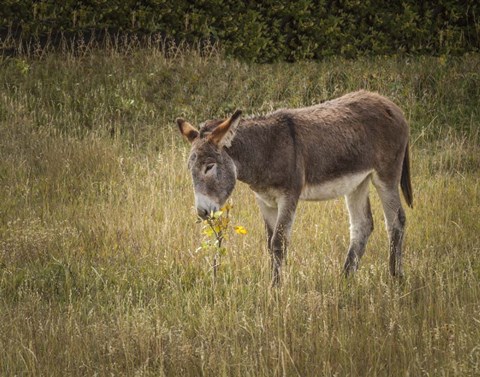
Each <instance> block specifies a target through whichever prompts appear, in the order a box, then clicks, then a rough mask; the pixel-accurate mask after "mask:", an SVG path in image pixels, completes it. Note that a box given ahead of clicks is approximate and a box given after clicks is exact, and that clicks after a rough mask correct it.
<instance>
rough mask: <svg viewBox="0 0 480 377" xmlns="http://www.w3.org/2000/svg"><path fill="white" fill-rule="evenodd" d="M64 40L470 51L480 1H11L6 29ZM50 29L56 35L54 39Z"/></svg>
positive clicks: (314, 54)
mask: <svg viewBox="0 0 480 377" xmlns="http://www.w3.org/2000/svg"><path fill="white" fill-rule="evenodd" d="M2 29H3V32H4V34H5V33H6V32H7V30H11V31H12V32H13V33H14V35H16V36H17V37H19V36H21V37H22V38H23V40H24V41H29V40H31V39H32V38H34V37H37V38H39V39H38V40H40V41H41V42H42V43H44V44H45V43H47V42H46V41H47V40H50V42H51V43H53V44H58V43H60V36H61V35H60V33H59V32H63V33H64V34H63V36H64V37H65V36H66V37H67V39H71V38H73V37H74V36H77V37H78V35H83V37H84V38H86V39H87V40H88V39H90V38H93V39H95V40H102V38H103V36H104V33H103V32H104V31H105V30H108V31H109V32H110V33H119V34H120V35H125V34H130V35H132V34H133V35H135V36H137V37H139V39H142V36H145V35H152V34H155V35H157V36H158V37H159V38H161V39H169V40H174V41H176V42H177V43H178V42H180V41H184V42H187V43H189V44H192V43H199V42H202V43H210V44H216V43H220V44H221V46H222V48H223V49H224V51H225V52H226V53H227V54H228V55H231V56H234V57H237V58H242V59H243V60H249V61H260V62H266V61H283V60H288V61H296V60H302V59H311V58H315V59H317V58H322V57H326V56H332V55H337V56H338V55H340V56H344V57H347V58H351V57H355V56H359V55H360V56H361V55H378V54H381V55H385V54H388V55H391V54H397V53H399V52H400V53H414V54H435V55H441V54H446V53H449V54H462V53H465V52H473V51H479V49H480V3H479V2H478V1H476V0H462V1H452V0H422V1H418V0H402V1H388V2H385V1H382V0H367V1H358V0H342V1H339V0H320V1H318V0H300V1H291V0H280V1H279V0H268V1H235V0H202V1H187V0H148V1H138V0H126V1H125V0H112V1H105V0H88V1H87V0H82V1H73V0H67V1H62V2H58V1H56V0H40V1H32V0H20V1H12V0H7V1H4V2H3V4H2V7H1V8H0V31H1V30H2ZM49 37H50V39H49Z"/></svg>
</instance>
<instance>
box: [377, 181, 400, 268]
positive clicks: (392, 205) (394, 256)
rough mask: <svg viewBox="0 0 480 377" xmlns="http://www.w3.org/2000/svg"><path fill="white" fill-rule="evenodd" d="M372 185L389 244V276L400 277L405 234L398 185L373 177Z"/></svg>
mask: <svg viewBox="0 0 480 377" xmlns="http://www.w3.org/2000/svg"><path fill="white" fill-rule="evenodd" d="M373 184H374V185H375V188H376V189H377V191H378V195H379V196H380V200H381V201H382V206H383V213H384V216H385V224H386V227H387V232H388V238H389V244H390V274H391V275H392V276H400V277H401V276H402V275H403V268H402V244H403V235H404V232H405V222H406V217H405V211H404V210H403V207H402V203H401V201H400V194H399V192H398V184H396V183H395V184H385V183H383V182H382V181H381V180H380V179H379V178H378V177H374V179H373Z"/></svg>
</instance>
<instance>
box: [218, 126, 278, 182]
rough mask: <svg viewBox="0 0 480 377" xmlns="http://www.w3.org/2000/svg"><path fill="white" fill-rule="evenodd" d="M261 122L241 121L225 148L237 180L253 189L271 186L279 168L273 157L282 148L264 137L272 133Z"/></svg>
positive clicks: (272, 130) (268, 127) (270, 127)
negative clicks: (229, 143) (230, 141)
mask: <svg viewBox="0 0 480 377" xmlns="http://www.w3.org/2000/svg"><path fill="white" fill-rule="evenodd" d="M264 123H265V122H264V119H259V120H255V119H249V120H244V121H242V123H241V124H240V125H239V127H238V129H237V132H236V135H235V137H234V138H233V140H232V144H231V146H230V147H229V148H227V149H226V152H227V154H228V155H229V156H230V157H231V158H232V160H233V161H234V163H235V166H236V168H237V179H238V180H239V181H242V182H244V183H246V184H248V185H250V186H251V187H252V189H254V190H255V189H262V188H264V187H268V186H270V185H272V184H275V182H274V181H275V178H276V176H277V175H278V173H279V170H281V169H282V166H281V165H282V164H281V163H279V161H278V160H277V159H276V158H273V157H274V155H275V154H276V153H275V152H276V151H278V149H279V148H282V147H283V146H282V145H277V144H278V143H276V142H275V140H274V139H275V138H273V140H272V138H271V137H269V135H268V134H269V133H270V132H275V130H274V129H273V128H272V127H274V126H269V125H267V124H264Z"/></svg>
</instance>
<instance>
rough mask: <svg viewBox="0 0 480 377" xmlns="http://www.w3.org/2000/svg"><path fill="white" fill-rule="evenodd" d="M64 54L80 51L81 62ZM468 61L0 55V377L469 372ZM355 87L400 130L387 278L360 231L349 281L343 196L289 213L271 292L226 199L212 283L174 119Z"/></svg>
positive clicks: (478, 264)
mask: <svg viewBox="0 0 480 377" xmlns="http://www.w3.org/2000/svg"><path fill="white" fill-rule="evenodd" d="M82 51H83V50H80V52H82ZM479 62H480V58H479V57H478V56H476V55H472V56H466V57H463V58H457V59H451V58H448V57H443V58H426V57H423V58H400V57H399V58H375V59H370V60H367V59H365V60H359V61H346V60H339V59H335V60H330V61H325V62H317V63H313V62H310V63H298V64H275V65H247V64H243V63H240V62H237V61H233V60H226V59H224V58H222V55H221V54H220V53H218V52H215V51H210V52H207V53H204V52H200V51H196V50H190V51H188V50H185V49H184V50H182V49H177V50H175V49H171V50H170V51H169V53H168V54H165V52H164V51H163V50H161V49H159V48H157V47H155V46H152V48H150V49H132V50H130V51H124V50H122V51H119V50H116V49H115V48H113V47H112V48H111V49H108V50H102V51H98V50H95V49H92V48H91V49H88V46H87V47H85V51H84V52H83V53H79V51H73V52H72V51H64V52H63V53H48V54H46V53H45V54H38V55H37V56H25V55H23V56H22V55H20V56H17V57H15V58H11V57H10V58H7V57H3V58H1V60H0V135H1V137H0V179H1V180H0V183H1V185H0V313H1V320H0V349H1V350H2V352H0V374H2V375H52V376H55V375H58V376H65V375H139V376H140V375H145V376H148V375H151V376H161V375H166V376H178V375H191V376H198V375H209V376H221V375H225V376H226V375H228V376H231V375H238V376H248V375H251V376H273V375H282V376H283V375H285V376H296V375H300V376H321V375H325V376H334V375H337V376H349V375H350V376H361V375H365V376H387V375H388V376H421V375H425V376H474V375H478V374H480V341H479V339H480V315H479V313H480V286H479V280H480V258H479V257H478V256H479V252H480V236H479V234H480V229H479V221H478V219H479V217H480V203H479V198H480V187H479V172H480V153H479V152H480V147H479V131H478V130H479V123H480V114H479V112H480V108H479V107H478V103H479V99H480V95H479V92H480V89H479V88H480V85H479V74H478V72H479V70H478V68H479ZM359 88H365V89H370V90H377V91H380V92H381V93H383V94H385V95H387V96H389V97H391V98H393V99H394V100H395V101H396V102H397V103H398V104H399V105H400V106H401V107H402V108H403V109H404V111H405V113H406V116H407V118H408V119H409V122H410V124H411V128H412V159H413V161H412V172H413V187H414V195H415V209H414V210H408V211H407V223H408V225H407V236H406V242H405V246H406V247H405V258H404V261H405V270H406V278H405V279H404V281H403V282H401V283H399V282H397V281H395V280H392V279H391V278H390V276H389V275H388V266H387V248H388V243H387V239H386V233H385V230H384V226H383V218H382V213H381V210H380V206H379V201H378V198H377V197H376V194H375V193H374V192H373V190H372V203H373V211H374V220H375V231H374V233H373V235H372V237H371V239H370V242H369V245H368V248H367V252H366V255H365V257H364V259H362V263H361V268H360V270H359V272H358V273H357V274H356V275H355V277H354V278H353V279H349V280H345V279H344V278H342V276H341V275H340V271H341V266H342V262H343V258H344V256H345V253H346V249H347V246H348V216H347V212H346V210H345V208H344V203H343V200H341V199H339V200H334V201H330V202H324V203H309V204H304V203H302V204H301V205H300V208H299V211H298V216H297V218H296V222H295V225H294V230H293V239H292V247H291V249H290V252H289V255H288V265H287V266H286V267H285V269H284V278H285V279H284V285H283V286H282V288H281V289H278V290H271V289H270V287H269V276H270V272H269V257H268V254H267V251H266V248H265V242H264V234H263V226H262V220H261V216H260V214H259V211H258V209H257V208H256V206H255V204H254V200H253V197H252V194H251V192H250V191H249V189H248V187H246V186H245V185H243V184H241V183H239V184H238V186H237V188H236V190H235V192H234V195H233V198H232V201H233V204H234V205H235V208H234V209H233V216H234V219H235V221H236V222H237V223H241V224H242V225H243V226H245V227H246V228H247V229H248V230H249V234H248V235H247V236H246V237H231V238H230V239H229V240H228V241H227V243H226V247H227V249H228V254H227V256H225V257H223V258H222V264H221V266H220V269H219V271H218V276H217V280H216V282H215V283H214V282H213V281H212V271H211V256H209V255H204V254H203V253H202V252H198V251H196V250H197V248H198V246H199V243H200V237H201V235H200V226H199V225H197V224H195V217H194V214H193V212H192V209H191V207H192V204H193V198H192V197H193V195H192V189H191V182H190V177H189V174H188V171H187V169H186V166H185V162H186V156H187V154H188V146H187V145H185V144H184V143H183V142H182V141H181V138H180V137H179V135H178V134H177V132H178V131H177V130H176V129H175V126H174V124H173V120H174V119H175V117H177V116H180V115H181V116H184V117H186V118H188V119H190V120H191V121H192V122H193V123H196V122H200V121H203V120H205V119H208V118H212V117H221V116H224V115H226V114H228V113H230V112H232V111H233V110H234V109H236V108H242V109H243V110H244V111H245V112H246V113H261V112H265V111H269V110H271V109H274V108H278V107H282V106H302V105H309V104H312V103H315V102H318V101H321V100H325V99H328V98H332V97H335V96H338V95H340V94H342V93H345V92H348V91H351V90H356V89H359Z"/></svg>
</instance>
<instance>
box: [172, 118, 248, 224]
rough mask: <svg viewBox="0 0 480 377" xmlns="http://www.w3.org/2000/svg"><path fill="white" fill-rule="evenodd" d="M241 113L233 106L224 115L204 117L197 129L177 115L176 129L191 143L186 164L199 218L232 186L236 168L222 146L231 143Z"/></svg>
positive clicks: (213, 208) (225, 196)
mask: <svg viewBox="0 0 480 377" xmlns="http://www.w3.org/2000/svg"><path fill="white" fill-rule="evenodd" d="M241 114H242V112H241V111H239V110H237V111H235V113H234V114H233V115H232V116H231V117H230V118H228V119H225V120H216V121H207V122H205V124H204V126H203V127H202V128H201V129H200V130H197V129H196V128H195V127H193V126H192V125H191V124H190V123H188V122H187V121H185V120H184V119H181V118H178V119H177V125H178V128H179V129H180V132H181V133H182V135H183V136H184V137H185V138H186V139H187V140H188V141H189V142H190V143H191V144H192V149H191V151H190V156H189V158H188V168H189V169H190V172H191V173H192V178H193V189H194V191H195V207H196V208H197V213H198V215H199V216H200V217H201V218H203V219H205V218H207V217H208V216H209V215H210V213H211V212H212V211H213V212H215V211H218V210H219V209H220V208H221V207H222V206H223V205H224V204H225V202H226V201H227V199H228V197H229V196H230V195H231V193H232V191H233V188H234V187H235V182H236V179H237V171H236V168H235V164H234V162H233V160H232V159H231V158H230V156H229V155H228V154H227V152H226V151H225V148H226V147H227V148H228V147H230V145H231V142H232V139H233V137H234V136H235V132H236V128H237V126H238V124H239V122H240V117H241Z"/></svg>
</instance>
